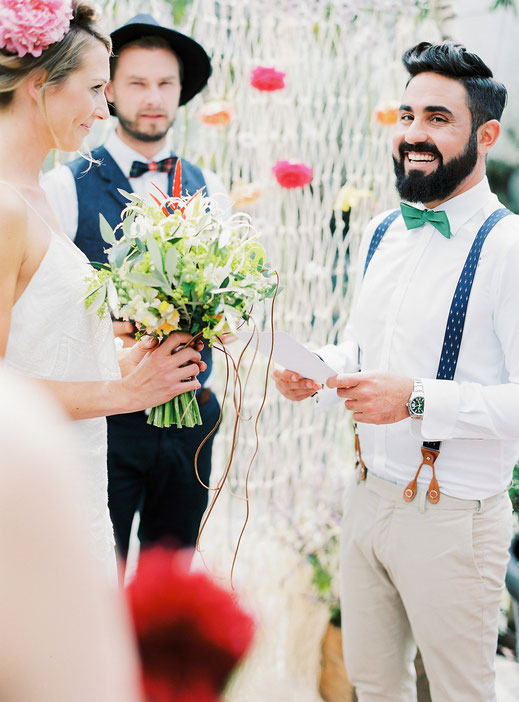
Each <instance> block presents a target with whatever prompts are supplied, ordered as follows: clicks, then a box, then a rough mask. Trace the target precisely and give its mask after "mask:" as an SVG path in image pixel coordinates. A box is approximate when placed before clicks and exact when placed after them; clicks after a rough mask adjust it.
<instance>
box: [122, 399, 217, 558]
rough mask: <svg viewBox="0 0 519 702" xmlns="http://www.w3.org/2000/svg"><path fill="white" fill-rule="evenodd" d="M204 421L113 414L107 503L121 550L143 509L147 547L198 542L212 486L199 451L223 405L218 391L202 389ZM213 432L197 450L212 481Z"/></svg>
mask: <svg viewBox="0 0 519 702" xmlns="http://www.w3.org/2000/svg"><path fill="white" fill-rule="evenodd" d="M198 399H199V402H198V403H199V405H200V414H201V416H202V422H203V424H202V425H201V426H196V427H192V428H188V427H184V428H182V429H177V427H170V428H169V429H159V428H157V427H154V426H150V425H149V424H147V419H148V418H147V416H146V415H145V413H144V412H135V413H132V414H125V415H117V416H114V417H109V418H108V506H109V508H110V516H111V518H112V522H113V525H114V532H115V541H116V544H117V548H118V551H119V554H120V555H121V556H122V557H123V558H125V557H126V555H127V553H128V544H129V540H130V531H131V526H132V521H133V518H134V515H135V512H136V511H140V526H139V540H140V542H141V546H142V547H146V546H150V545H152V544H153V543H156V542H157V541H161V540H169V541H172V542H175V543H176V544H177V545H179V546H193V545H194V544H195V542H196V538H197V535H198V529H199V526H200V521H201V519H202V515H203V513H204V510H205V508H206V507H207V498H208V491H207V490H206V488H204V487H203V486H202V485H201V484H200V483H199V481H198V479H197V477H196V473H195V453H196V451H197V449H198V447H199V446H200V444H201V443H202V441H203V439H204V438H205V437H206V436H207V434H208V433H209V432H210V431H211V429H212V428H213V427H214V426H215V424H216V422H217V420H218V416H219V413H220V406H219V404H218V400H217V399H216V397H215V395H214V393H212V392H211V391H210V390H208V389H205V388H204V389H203V390H202V391H200V394H199V398H198ZM213 438H214V435H213V436H212V437H211V438H210V439H208V441H207V442H206V443H205V444H204V446H203V448H202V450H201V451H200V453H199V456H198V472H199V475H200V478H201V480H202V481H203V482H204V483H205V484H206V485H208V484H209V476H210V473H211V451H212V445H213Z"/></svg>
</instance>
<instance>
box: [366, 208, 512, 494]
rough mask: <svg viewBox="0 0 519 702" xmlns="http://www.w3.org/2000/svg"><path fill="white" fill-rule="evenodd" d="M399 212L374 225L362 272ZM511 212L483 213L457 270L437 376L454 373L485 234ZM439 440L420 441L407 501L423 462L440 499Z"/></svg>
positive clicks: (433, 491)
mask: <svg viewBox="0 0 519 702" xmlns="http://www.w3.org/2000/svg"><path fill="white" fill-rule="evenodd" d="M399 214H400V210H394V211H393V212H391V213H390V214H388V215H387V217H385V219H384V220H383V221H382V222H381V223H380V224H379V225H378V227H377V228H376V229H375V233H374V234H373V237H372V239H371V242H370V245H369V250H368V255H367V256H366V263H365V265H364V275H366V271H367V269H368V266H369V264H370V262H371V259H372V258H373V254H374V253H375V251H376V250H377V248H378V245H379V244H380V242H381V241H382V238H383V237H384V234H385V233H386V232H387V230H388V229H389V227H390V225H391V224H392V223H393V222H394V221H395V219H396V218H397V217H398V215H399ZM509 214H512V212H510V210H508V209H507V208H506V207H502V208H500V209H498V210H495V212H492V214H491V215H490V216H489V217H487V219H486V220H485V221H484V222H483V224H482V225H481V227H480V229H479V231H478V233H477V234H476V238H475V239H474V242H473V244H472V246H471V248H470V251H469V254H468V256H467V259H466V261H465V264H464V266H463V269H462V271H461V275H460V277H459V280H458V284H457V285H456V290H455V291H454V296H453V298H452V302H451V307H450V310H449V317H448V319H447V327H446V329H445V336H444V338H443V347H442V352H441V356H440V362H439V364H438V372H437V374H436V378H437V379H438V380H453V379H454V374H455V373H456V366H457V363H458V357H459V353H460V347H461V339H462V336H463V329H464V327H465V318H466V315H467V306H468V302H469V297H470V292H471V290H472V283H473V282H474V276H475V273H476V268H477V265H478V261H479V256H480V254H481V249H482V247H483V244H484V243H485V240H486V238H487V236H488V235H489V234H490V232H491V231H492V229H493V228H494V227H495V225H496V224H497V223H498V222H500V221H501V220H502V219H503V217H506V216H507V215H509ZM440 447H441V441H424V442H423V444H422V463H421V464H420V466H419V467H418V470H417V472H416V475H415V477H414V478H413V480H412V481H411V482H410V483H409V485H407V487H406V488H405V489H404V500H406V501H407V502H410V501H411V500H413V499H414V497H415V495H416V491H417V481H418V475H419V474H420V471H421V469H422V467H423V466H424V465H427V466H429V467H430V468H432V479H431V482H430V485H429V489H428V491H427V497H428V499H429V501H430V502H432V503H436V502H438V500H439V499H440V490H439V487H438V482H437V480H436V475H435V471H434V462H435V460H436V459H437V457H438V455H439V453H440ZM356 449H357V456H358V459H359V464H360V468H361V478H365V477H366V467H365V466H364V463H363V461H362V458H361V457H360V446H359V444H358V438H357V437H356Z"/></svg>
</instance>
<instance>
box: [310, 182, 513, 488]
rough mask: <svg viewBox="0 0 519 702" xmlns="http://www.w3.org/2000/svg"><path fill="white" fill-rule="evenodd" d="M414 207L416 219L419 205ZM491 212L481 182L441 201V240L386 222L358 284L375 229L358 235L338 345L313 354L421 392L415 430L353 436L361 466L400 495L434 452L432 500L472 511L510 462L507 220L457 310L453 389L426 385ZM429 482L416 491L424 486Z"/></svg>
mask: <svg viewBox="0 0 519 702" xmlns="http://www.w3.org/2000/svg"><path fill="white" fill-rule="evenodd" d="M419 207H422V208H423V207H424V206H423V205H419ZM499 207H501V205H500V203H499V201H498V199H497V197H496V196H495V195H493V194H492V193H491V191H490V188H489V185H488V181H487V179H486V178H484V179H483V180H482V181H481V182H480V183H478V184H477V185H476V186H474V187H473V188H471V189H470V190H468V191H466V192H464V193H462V194H461V195H459V196H457V197H454V198H452V199H451V200H448V201H447V202H445V203H443V204H442V205H440V206H438V207H436V208H435V210H444V211H445V212H446V214H447V216H448V218H449V222H450V226H451V238H450V239H447V238H445V237H444V236H442V235H441V234H440V232H439V231H437V230H436V229H435V228H434V227H433V226H432V225H431V224H429V223H426V224H424V225H423V226H421V227H418V228H416V229H411V230H408V229H407V228H406V226H405V224H404V221H403V218H402V217H398V218H397V219H396V220H395V222H394V223H393V224H392V225H391V226H390V228H389V230H388V231H387V232H386V234H385V236H384V238H383V239H382V241H381V243H380V245H379V247H378V249H377V251H376V252H375V255H374V256H373V259H372V260H371V263H370V265H369V268H368V271H367V273H366V277H365V278H364V280H362V270H363V268H364V262H365V260H366V255H367V251H368V248H369V243H370V241H371V238H372V236H373V232H374V231H375V228H376V227H377V225H378V224H379V223H380V222H381V221H382V220H383V219H384V217H385V216H386V215H387V214H388V213H387V212H385V213H383V214H381V215H380V216H379V217H377V218H375V219H374V220H372V222H371V223H370V224H369V225H368V228H367V230H366V232H365V235H364V239H363V242H362V245H361V249H360V253H359V261H358V266H359V268H358V271H359V272H358V276H357V284H356V290H355V296H354V303H353V307H352V314H351V318H350V321H349V323H348V325H347V327H346V330H345V339H344V343H343V344H340V345H338V346H328V347H324V348H323V349H321V350H319V351H318V353H319V355H320V356H322V358H324V360H325V361H327V362H328V363H329V364H330V365H332V366H333V367H334V368H335V369H336V370H337V371H339V372H355V371H357V370H358V367H359V366H358V358H359V349H360V358H361V363H360V366H361V368H362V370H364V371H381V372H387V373H394V374H397V375H401V376H405V377H408V378H419V379H421V380H422V382H423V385H424V390H425V411H424V417H423V419H422V420H418V419H410V418H409V419H404V420H403V421H401V422H397V423H395V424H389V425H380V426H378V425H370V424H362V423H359V424H358V432H359V438H360V444H361V449H362V456H363V459H364V462H365V463H366V466H367V467H368V469H369V470H371V471H373V473H374V474H376V475H378V476H379V477H381V478H384V479H387V480H390V481H393V482H396V483H401V484H402V485H406V484H407V483H408V482H409V481H410V480H411V479H412V478H413V477H414V475H415V472H416V470H417V468H418V466H419V464H420V463H421V452H420V446H421V443H422V441H424V440H425V441H442V446H441V452H440V456H439V457H438V459H437V460H436V465H435V468H436V476H437V478H438V482H439V485H440V490H441V491H442V492H443V493H445V494H447V495H452V496H454V497H458V498H462V499H484V498H486V497H489V496H491V495H494V494H496V493H498V492H500V491H502V490H505V489H506V488H507V487H508V485H509V483H510V480H511V474H512V469H513V466H514V464H515V461H516V460H517V459H518V458H519V282H518V277H519V217H518V216H517V215H509V216H507V217H505V218H504V219H502V220H501V221H500V222H499V223H498V224H497V225H496V226H495V228H494V229H493V230H492V231H491V233H490V234H489V236H488V238H487V240H486V242H485V244H484V246H483V249H482V251H481V257H480V260H479V263H478V267H477V271H476V275H475V278H474V284H473V287H472V292H471V295H470V299H469V304H468V309H467V317H466V322H465V329H464V333H463V340H462V343H461V349H460V354H459V360H458V366H457V370H456V375H455V379H454V380H452V381H451V380H436V373H437V370H438V363H439V359H440V355H441V349H442V344H443V337H444V334H445V328H446V324H447V317H448V314H449V309H450V305H451V302H452V298H453V295H454V290H455V288H456V284H457V282H458V278H459V276H460V273H461V270H462V268H463V265H464V263H465V260H466V258H467V255H468V252H469V249H470V247H471V245H472V243H473V241H474V239H475V237H476V234H477V232H478V230H479V228H480V226H481V225H482V224H483V222H484V221H485V219H486V218H487V217H488V216H489V215H490V214H491V213H492V212H493V211H494V210H496V209H498V208H499ZM430 478H431V470H430V469H429V468H428V467H424V468H422V471H421V473H420V478H419V483H420V485H421V486H428V484H429V481H430Z"/></svg>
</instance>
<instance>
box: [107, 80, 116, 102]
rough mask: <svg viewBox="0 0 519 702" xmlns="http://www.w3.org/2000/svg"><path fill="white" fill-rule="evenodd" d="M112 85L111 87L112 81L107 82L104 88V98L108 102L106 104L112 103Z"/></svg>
mask: <svg viewBox="0 0 519 702" xmlns="http://www.w3.org/2000/svg"><path fill="white" fill-rule="evenodd" d="M112 85H113V84H112V81H109V82H108V83H107V84H106V88H105V97H106V99H107V100H108V102H113V101H114V90H113V87H112Z"/></svg>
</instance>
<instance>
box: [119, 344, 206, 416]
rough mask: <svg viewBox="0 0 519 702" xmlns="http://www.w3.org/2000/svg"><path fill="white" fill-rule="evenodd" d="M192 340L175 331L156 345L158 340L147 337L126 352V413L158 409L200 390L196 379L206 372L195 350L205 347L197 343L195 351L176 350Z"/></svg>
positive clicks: (123, 383)
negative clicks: (152, 408)
mask: <svg viewBox="0 0 519 702" xmlns="http://www.w3.org/2000/svg"><path fill="white" fill-rule="evenodd" d="M192 338H193V337H192V336H191V335H190V334H186V333H183V332H174V333H173V334H170V335H169V337H168V338H167V339H166V340H165V341H163V342H162V343H161V344H160V346H157V343H158V342H156V340H155V339H153V338H152V337H144V338H143V339H141V340H140V341H139V342H138V343H136V344H134V346H132V347H131V348H130V349H128V350H125V351H124V357H123V358H122V359H120V365H121V372H122V373H123V379H122V381H121V383H122V387H123V389H124V396H125V399H124V404H125V407H126V411H127V412H133V411H137V410H140V409H145V408H146V407H156V406H157V405H161V404H163V403H164V402H167V401H168V400H171V398H172V397H175V396H176V395H180V394H181V393H183V392H187V391H188V390H197V389H198V388H199V387H200V383H199V382H198V380H197V379H196V376H197V375H198V373H199V372H200V371H203V370H205V368H206V364H205V363H204V362H203V361H202V360H201V357H200V353H199V351H198V350H196V349H200V350H201V348H202V347H203V344H202V343H201V342H199V343H197V344H196V349H194V348H191V347H190V346H186V347H184V348H182V349H181V350H179V351H176V349H177V348H178V347H179V346H183V345H185V344H188V343H189V342H190V341H191V340H192Z"/></svg>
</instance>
